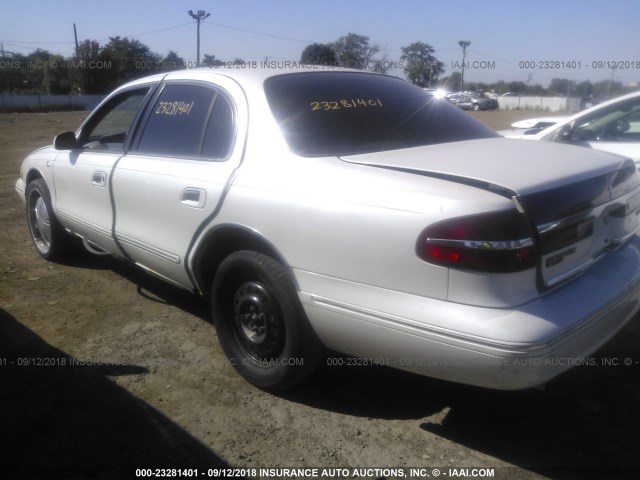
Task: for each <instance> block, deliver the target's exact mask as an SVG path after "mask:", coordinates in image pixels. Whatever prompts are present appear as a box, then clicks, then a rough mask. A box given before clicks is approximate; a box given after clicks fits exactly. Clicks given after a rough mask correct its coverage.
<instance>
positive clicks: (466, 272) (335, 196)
mask: <svg viewBox="0 0 640 480" xmlns="http://www.w3.org/2000/svg"><path fill="white" fill-rule="evenodd" d="M16 190H17V192H18V194H19V196H20V198H21V199H22V200H23V201H24V202H25V204H26V215H27V220H28V226H29V230H30V235H31V238H32V239H33V243H34V244H35V247H36V249H37V251H38V252H39V254H40V255H41V256H42V257H44V258H45V259H47V260H51V261H53V260H57V259H60V258H62V257H64V256H65V255H72V254H73V251H74V246H80V244H83V245H84V247H85V248H86V249H87V250H89V251H90V252H92V253H96V254H110V255H113V256H114V257H117V258H120V259H122V260H123V261H126V262H128V263H130V264H132V265H137V266H138V267H139V268H141V269H143V270H145V271H146V272H148V273H149V274H151V275H154V276H157V277H159V278H161V279H163V280H165V281H166V282H169V283H171V284H173V285H175V286H177V287H180V288H184V289H188V290H190V291H193V292H195V293H197V294H199V295H202V296H203V297H205V298H206V299H208V301H210V302H211V309H212V318H213V321H214V324H215V327H216V331H217V336H218V339H219V342H220V345H221V347H222V350H223V351H224V353H225V355H226V356H227V358H228V359H229V361H230V362H231V363H232V364H233V365H234V367H235V368H236V370H237V371H238V372H239V373H240V374H241V375H242V376H243V377H244V378H245V379H246V380H247V381H248V382H250V383H252V384H253V385H256V386H258V387H260V388H263V389H267V390H278V389H284V388H287V387H291V386H293V385H295V384H297V383H298V382H300V381H301V380H303V379H304V378H305V377H307V376H308V375H309V374H310V373H311V372H312V371H313V370H314V366H316V365H317V364H318V363H319V362H321V361H322V359H323V358H324V352H325V351H329V350H332V351H337V352H340V353H343V354H346V355H348V356H349V357H348V358H359V359H363V360H366V361H367V362H371V363H378V364H382V365H386V366H389V367H395V368H399V369H403V370H407V371H411V372H416V373H419V374H423V375H427V376H431V377H435V378H440V379H445V380H449V381H455V382H461V383H465V384H471V385H476V386H482V387H488V388H494V389H505V390H509V389H524V388H529V387H534V386H538V385H541V384H544V383H546V382H548V381H549V380H550V379H552V378H554V377H556V376H557V375H559V374H560V373H562V372H563V371H565V370H567V369H569V368H571V367H573V366H575V365H579V364H580V363H581V361H583V360H584V359H585V358H587V357H588V356H589V355H591V354H592V353H593V352H595V351H596V350H597V349H598V348H599V347H601V346H602V345H603V344H604V343H605V342H607V341H608V340H609V339H610V338H611V337H612V336H614V335H615V334H616V332H618V331H619V330H620V329H621V328H622V327H623V326H624V325H625V324H626V323H627V322H628V321H629V320H630V319H631V318H632V317H633V316H634V315H635V313H636V312H637V310H638V308H639V304H638V300H639V298H640V283H639V278H640V241H639V239H638V237H637V235H636V232H637V230H638V225H639V222H638V219H639V215H640V178H639V177H638V173H637V171H636V167H635V165H634V163H633V162H632V161H631V160H629V159H627V158H624V157H621V156H613V155H610V154H607V153H602V152H597V151H592V150H588V149H584V148H577V147H574V146H568V145H562V144H556V143H551V142H527V141H520V140H508V139H505V138H502V137H500V136H499V135H497V134H496V133H495V132H494V131H493V130H490V129H489V128H487V127H485V126H483V125H482V124H480V123H478V122H477V121H475V120H474V119H473V118H471V117H470V116H469V115H468V114H467V113H465V112H463V111H461V110H460V109H458V108H456V107H454V106H452V105H450V104H449V103H448V102H447V101H446V100H442V99H438V98H435V97H434V96H432V95H431V94H430V93H428V92H425V91H424V90H423V89H421V88H419V87H417V86H413V85H411V84H409V83H408V82H406V81H404V80H400V79H398V78H394V77H390V76H385V75H379V74H374V73H367V72H359V71H351V70H341V69H322V68H311V67H310V68H308V69H306V68H299V69H296V70H260V69H248V68H247V69H242V70H222V69H221V70H216V69H195V70H189V71H180V72H174V73H168V74H162V75H156V76H151V77H148V78H143V79H141V80H137V81H134V82H132V83H129V84H127V85H124V86H122V87H121V88H118V89H117V90H115V91H114V92H113V93H112V94H111V95H109V96H108V97H107V98H106V99H105V100H104V101H103V102H102V104H101V105H99V106H98V107H97V108H96V110H95V111H94V112H93V113H91V114H90V115H89V116H88V118H87V119H86V120H85V121H84V123H83V124H82V125H81V126H80V127H79V129H78V130H77V131H76V132H65V133H61V134H59V135H58V136H57V137H56V138H55V139H54V140H53V145H52V146H48V147H44V148H41V149H40V150H36V151H35V152H33V153H31V154H30V155H29V156H28V157H27V158H26V159H25V160H24V162H23V163H22V167H21V171H20V177H19V179H18V181H17V183H16ZM74 238H75V240H74Z"/></svg>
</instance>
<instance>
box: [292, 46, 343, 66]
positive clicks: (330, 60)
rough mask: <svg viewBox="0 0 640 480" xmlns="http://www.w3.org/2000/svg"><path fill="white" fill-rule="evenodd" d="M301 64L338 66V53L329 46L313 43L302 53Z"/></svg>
mask: <svg viewBox="0 0 640 480" xmlns="http://www.w3.org/2000/svg"><path fill="white" fill-rule="evenodd" d="M300 63H304V64H309V65H337V64H338V58H337V57H336V52H334V50H333V48H332V47H331V45H329V44H323V43H312V44H311V45H307V47H306V48H305V49H304V50H303V51H302V55H301V56H300Z"/></svg>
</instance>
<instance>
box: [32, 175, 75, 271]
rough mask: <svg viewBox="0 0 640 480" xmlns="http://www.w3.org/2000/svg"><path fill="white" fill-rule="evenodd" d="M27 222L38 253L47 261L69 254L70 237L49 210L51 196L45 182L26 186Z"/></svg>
mask: <svg viewBox="0 0 640 480" xmlns="http://www.w3.org/2000/svg"><path fill="white" fill-rule="evenodd" d="M25 197H26V200H27V222H28V223H29V231H30V233H31V239H32V240H33V244H34V245H35V247H36V249H37V250H38V253H39V254H40V255H41V256H42V257H43V258H46V259H47V260H59V259H61V258H63V257H65V256H66V255H67V254H68V253H69V249H70V240H71V239H70V237H69V235H68V234H67V233H66V232H65V230H64V228H63V227H62V225H60V223H59V222H58V220H57V219H56V217H55V215H54V214H53V209H52V208H51V194H50V193H49V187H47V184H46V182H45V181H44V180H43V179H41V178H38V179H36V180H33V181H32V182H30V183H29V185H28V186H27V190H26V192H25Z"/></svg>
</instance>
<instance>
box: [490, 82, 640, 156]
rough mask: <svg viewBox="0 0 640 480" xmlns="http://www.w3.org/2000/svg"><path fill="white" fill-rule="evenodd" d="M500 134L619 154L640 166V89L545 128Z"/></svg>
mask: <svg viewBox="0 0 640 480" xmlns="http://www.w3.org/2000/svg"><path fill="white" fill-rule="evenodd" d="M499 133H501V134H502V135H504V136H505V137H512V138H521V139H525V140H543V141H549V142H558V143H566V144H570V145H577V146H581V147H588V148H592V149H594V150H601V151H603V152H611V153H617V154H619V155H624V156H625V157H628V158H631V159H633V160H634V161H635V162H636V164H637V165H639V166H640V92H635V93H631V94H629V95H623V96H621V97H617V98H614V99H613V100H609V101H607V102H604V103H600V104H598V105H596V106H594V107H591V108H588V109H586V110H584V111H582V112H580V113H577V114H576V115H573V116H571V117H568V118H563V119H562V120H560V121H557V122H556V123H554V124H553V125H552V126H549V127H548V128H545V129H542V130H537V131H536V130H535V129H530V130H525V131H524V132H522V131H520V132H517V131H515V132H514V131H506V132H499Z"/></svg>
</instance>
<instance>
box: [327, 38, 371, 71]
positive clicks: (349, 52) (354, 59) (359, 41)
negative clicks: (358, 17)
mask: <svg viewBox="0 0 640 480" xmlns="http://www.w3.org/2000/svg"><path fill="white" fill-rule="evenodd" d="M331 48H332V49H333V51H334V52H335V54H336V59H337V60H338V65H339V66H340V67H346V68H357V69H359V70H373V69H374V68H375V67H376V65H375V63H374V56H375V55H376V54H377V53H378V52H379V51H380V47H378V46H377V45H369V37H367V36H365V35H358V34H356V33H349V34H347V35H346V36H344V37H340V38H339V39H338V40H337V41H335V42H334V43H332V44H331Z"/></svg>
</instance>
